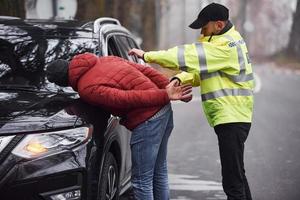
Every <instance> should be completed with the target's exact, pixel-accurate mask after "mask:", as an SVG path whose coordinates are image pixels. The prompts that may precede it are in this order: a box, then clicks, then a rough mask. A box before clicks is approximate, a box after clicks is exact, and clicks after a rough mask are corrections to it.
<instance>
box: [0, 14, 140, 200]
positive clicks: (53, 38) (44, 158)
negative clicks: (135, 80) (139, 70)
mask: <svg viewBox="0 0 300 200" xmlns="http://www.w3.org/2000/svg"><path fill="white" fill-rule="evenodd" d="M131 48H138V45H137V43H136V41H135V39H134V38H133V36H132V35H131V33H130V32H129V31H128V30H127V29H125V28H124V27H122V26H121V25H120V23H119V22H118V21H117V20H116V19H112V18H99V19H97V20H95V21H92V22H88V23H84V24H83V23H80V22H77V21H58V20H56V21H53V20H52V21H47V20H33V19H32V20H29V19H28V20H22V19H18V18H14V17H0V199H1V200H21V199H26V200H77V199H78V200H79V199H84V200H85V199H93V200H94V199H95V200H96V199H97V200H100V199H107V200H112V199H113V200H115V199H119V198H120V196H122V194H124V193H126V191H128V189H129V188H130V177H131V153H130V146H129V140H130V134H131V132H130V131H129V130H127V129H126V128H125V127H123V126H121V125H120V124H119V118H118V117H116V116H112V115H111V114H110V113H107V112H105V111H104V110H103V109H102V108H100V107H95V106H91V105H88V104H87V103H85V102H83V101H81V99H80V98H79V95H78V94H77V93H76V92H75V91H73V90H72V89H71V88H70V87H66V88H62V87H59V86H57V85H55V84H53V83H50V82H49V81H48V80H47V79H46V76H45V68H46V66H47V65H48V64H49V63H50V62H51V61H53V60H55V59H67V60H70V59H71V58H72V57H73V56H74V55H76V54H80V53H84V52H92V53H95V54H97V55H98V56H106V55H116V56H120V57H123V58H126V59H129V60H131V61H135V62H139V60H138V59H137V58H135V57H129V56H128V55H127V51H128V50H129V49H131Z"/></svg>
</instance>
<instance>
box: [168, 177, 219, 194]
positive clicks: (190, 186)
mask: <svg viewBox="0 0 300 200" xmlns="http://www.w3.org/2000/svg"><path fill="white" fill-rule="evenodd" d="M169 185H170V189H171V190H184V191H194V192H195V191H223V188H222V184H221V183H219V182H215V181H204V180H199V177H197V176H190V175H179V174H169Z"/></svg>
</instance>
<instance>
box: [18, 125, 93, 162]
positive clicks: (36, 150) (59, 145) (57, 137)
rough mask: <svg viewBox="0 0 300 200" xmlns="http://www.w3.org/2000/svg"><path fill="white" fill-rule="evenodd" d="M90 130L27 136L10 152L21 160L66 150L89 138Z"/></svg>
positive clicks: (77, 129)
mask: <svg viewBox="0 0 300 200" xmlns="http://www.w3.org/2000/svg"><path fill="white" fill-rule="evenodd" d="M91 132H92V131H91V128H88V127H80V128H74V129H68V130H62V131H55V132H49V133H40V134H30V135H27V136H26V137H25V138H24V139H23V140H22V141H21V142H20V143H19V144H18V145H17V146H16V147H15V148H14V150H13V151H12V153H13V154H14V155H16V156H19V157H22V158H36V157H40V156H44V155H47V154H52V153H55V152H57V151H62V150H67V149H71V148H74V147H76V146H78V145H79V144H81V143H84V142H85V141H87V140H88V139H90V138H91Z"/></svg>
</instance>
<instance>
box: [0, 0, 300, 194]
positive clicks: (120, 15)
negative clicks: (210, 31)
mask: <svg viewBox="0 0 300 200" xmlns="http://www.w3.org/2000/svg"><path fill="white" fill-rule="evenodd" d="M211 2H217V3H222V4H224V5H226V6H227V7H228V8H229V10H230V20H231V21H232V22H233V23H234V25H235V26H236V29H237V30H238V31H239V32H240V33H241V34H242V36H243V37H244V39H245V40H246V43H247V45H248V50H249V52H250V56H251V59H252V62H253V68H254V71H255V73H256V89H255V105H254V118H253V124H252V128H251V131H250V134H249V137H248V139H247V142H246V146H245V166H246V174H247V177H248V181H249V184H250V188H251V191H252V195H253V199H254V200H299V199H300V190H299V189H298V188H299V187H300V173H299V171H300V156H299V152H300V127H299V122H300V90H299V85H300V20H299V19H300V0H280V1H279V0H215V1H210V0H206V1H205V0H0V15H8V16H18V17H21V18H44V19H54V18H55V19H75V20H82V21H89V20H95V19H97V18H99V17H114V18H117V19H118V20H119V21H120V22H121V24H122V25H123V26H125V27H126V28H127V29H129V30H130V31H131V32H132V33H133V34H134V35H135V36H136V38H137V40H138V41H140V43H141V47H142V48H143V49H144V50H158V49H167V48H170V47H173V46H177V45H180V44H184V43H192V42H195V41H196V40H197V38H198V36H199V32H200V31H199V30H193V29H190V28H189V27H188V25H189V24H190V23H191V22H192V21H193V20H194V19H196V17H197V15H198V13H199V11H200V10H201V9H202V8H203V7H205V6H206V5H207V4H209V3H211ZM193 94H194V97H193V100H192V102H190V103H188V104H185V103H181V102H176V103H173V110H174V124H175V128H174V131H173V132H172V136H171V138H170V144H169V152H168V165H169V173H170V176H169V179H170V190H171V199H172V200H198V199H203V200H204V199H205V200H214V199H226V197H225V195H224V193H223V191H222V186H221V181H222V179H221V173H220V170H221V168H220V159H219V152H218V143H217V138H216V135H215V134H214V131H213V129H212V128H211V127H209V125H208V123H207V121H206V119H205V117H204V115H203V111H202V108H201V103H200V102H201V98H200V95H199V89H195V90H194V91H193ZM0 199H1V196H0Z"/></svg>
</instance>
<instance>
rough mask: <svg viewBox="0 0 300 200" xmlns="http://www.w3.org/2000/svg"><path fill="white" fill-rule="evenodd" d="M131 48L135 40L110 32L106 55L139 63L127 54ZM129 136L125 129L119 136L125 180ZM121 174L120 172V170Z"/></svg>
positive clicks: (128, 168) (127, 164)
mask: <svg viewBox="0 0 300 200" xmlns="http://www.w3.org/2000/svg"><path fill="white" fill-rule="evenodd" d="M131 48H139V47H138V45H137V44H136V43H135V41H134V40H133V39H132V38H131V37H130V36H128V35H126V34H120V33H116V34H111V35H110V36H109V37H108V38H107V53H108V55H114V56H119V57H122V58H124V59H127V60H129V61H132V62H136V63H139V59H138V58H137V57H136V56H129V55H128V51H129V50H130V49H131ZM130 138H131V132H130V131H127V134H126V135H125V134H124V135H123V136H121V139H122V140H123V141H124V142H125V143H126V145H127V146H126V147H125V148H126V149H124V150H125V151H124V152H126V155H125V156H124V159H125V160H124V163H125V169H124V170H125V171H124V178H125V180H124V181H125V182H126V180H128V179H129V178H130V177H131V151H130ZM121 174H122V172H121Z"/></svg>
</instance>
